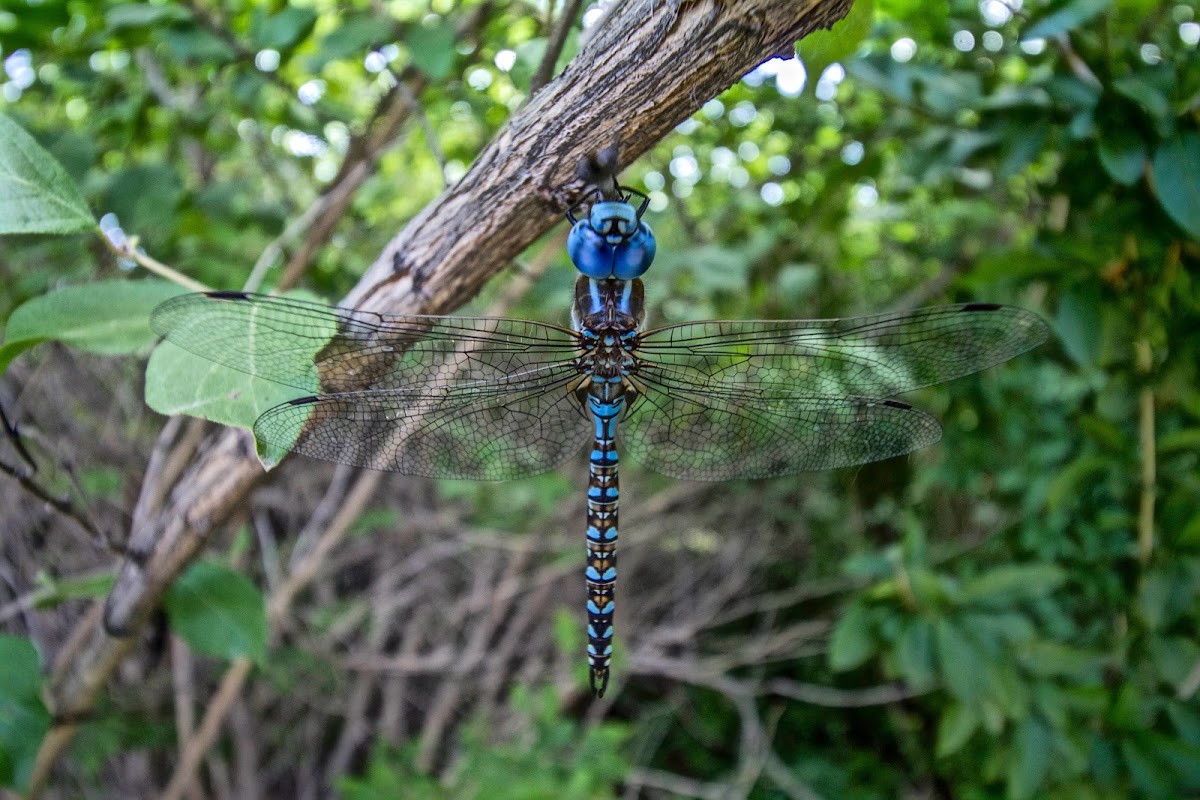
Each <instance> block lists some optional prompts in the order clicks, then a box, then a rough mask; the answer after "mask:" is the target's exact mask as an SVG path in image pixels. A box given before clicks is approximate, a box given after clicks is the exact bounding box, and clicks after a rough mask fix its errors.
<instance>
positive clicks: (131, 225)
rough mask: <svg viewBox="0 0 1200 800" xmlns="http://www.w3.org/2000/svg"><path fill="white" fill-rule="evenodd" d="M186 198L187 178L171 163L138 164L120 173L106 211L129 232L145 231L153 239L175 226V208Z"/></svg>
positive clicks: (107, 195)
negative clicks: (154, 236)
mask: <svg viewBox="0 0 1200 800" xmlns="http://www.w3.org/2000/svg"><path fill="white" fill-rule="evenodd" d="M182 198H183V181H182V179H180V177H179V172H178V170H176V169H175V167H174V166H172V165H170V164H152V165H148V166H134V167H129V168H127V169H123V170H121V171H120V172H117V173H116V174H115V175H114V176H113V179H112V181H111V182H110V183H109V186H108V191H107V192H105V194H104V203H105V206H104V208H105V210H106V211H111V212H113V213H114V214H116V215H117V217H118V218H119V219H120V220H121V227H123V228H124V229H125V230H127V231H145V232H146V235H145V236H143V238H146V239H149V238H151V235H152V234H155V233H156V232H158V231H162V230H170V229H172V228H173V227H174V225H175V209H176V208H177V207H178V206H179V202H180V200H181V199H182Z"/></svg>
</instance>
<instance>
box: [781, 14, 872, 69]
mask: <svg viewBox="0 0 1200 800" xmlns="http://www.w3.org/2000/svg"><path fill="white" fill-rule="evenodd" d="M874 22H875V0H854V5H852V6H850V11H849V13H847V14H846V16H845V17H843V18H842V19H840V20H838V21H837V22H835V23H833V27H832V28H830V29H828V30H820V31H813V32H812V33H810V34H809V35H808V36H805V37H804V38H803V39H801V40H800V41H799V42H798V43H797V44H796V52H797V53H798V54H799V56H800V60H801V61H803V62H804V69H805V71H806V72H807V73H808V84H807V85H808V86H810V87H816V85H817V79H819V78H820V77H821V73H822V72H824V71H825V68H826V67H828V66H829V65H830V64H833V63H839V62H842V61H845V60H846V59H848V58H850V56H852V55H854V53H855V51H857V50H858V46H859V45H860V44H862V42H863V39H865V38H867V34H868V33H870V32H871V26H872V25H873V24H874Z"/></svg>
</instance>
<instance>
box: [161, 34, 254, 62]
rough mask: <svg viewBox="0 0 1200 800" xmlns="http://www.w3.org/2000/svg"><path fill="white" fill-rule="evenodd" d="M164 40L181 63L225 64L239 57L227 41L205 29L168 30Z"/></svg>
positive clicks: (163, 35) (163, 36)
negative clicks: (206, 62) (208, 62)
mask: <svg viewBox="0 0 1200 800" xmlns="http://www.w3.org/2000/svg"><path fill="white" fill-rule="evenodd" d="M162 38H163V42H164V43H165V44H166V45H167V49H168V50H170V52H171V55H172V56H174V57H175V58H178V59H180V60H181V61H190V62H197V61H210V62H216V63H220V64H223V63H225V62H228V61H233V59H234V58H235V56H236V55H237V54H236V53H235V52H234V50H233V48H232V47H231V46H230V45H229V44H228V43H226V42H225V40H223V39H221V38H220V37H218V36H217V35H216V34H213V33H210V32H209V31H207V30H205V29H204V28H199V27H188V28H167V29H166V30H165V31H164V32H163V34H162Z"/></svg>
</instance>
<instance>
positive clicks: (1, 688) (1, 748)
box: [0, 634, 50, 790]
mask: <svg viewBox="0 0 1200 800" xmlns="http://www.w3.org/2000/svg"><path fill="white" fill-rule="evenodd" d="M41 693H42V669H41V663H40V661H39V659H38V654H37V650H35V649H34V647H33V644H32V643H31V642H30V641H29V640H28V639H24V638H21V637H18V636H7V635H3V634H0V786H7V787H10V788H13V789H17V790H24V789H25V786H26V784H27V783H28V781H29V774H30V772H31V771H32V769H33V762H34V759H35V758H36V756H37V752H38V749H39V748H40V747H41V744H42V739H43V737H45V735H46V731H48V730H49V729H50V713H49V712H48V711H47V710H46V705H45V703H43V702H42V694H41Z"/></svg>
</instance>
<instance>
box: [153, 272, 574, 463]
mask: <svg viewBox="0 0 1200 800" xmlns="http://www.w3.org/2000/svg"><path fill="white" fill-rule="evenodd" d="M151 327H153V329H154V330H155V331H156V332H158V333H160V334H162V335H163V336H164V337H166V339H167V340H168V341H170V342H172V343H173V344H176V345H178V346H180V347H183V348H184V349H186V350H190V351H191V352H193V353H196V354H197V355H200V356H202V357H204V358H207V359H209V360H211V361H213V362H216V363H218V364H222V365H224V366H227V367H230V368H231V369H235V370H240V371H242V372H245V373H248V374H251V375H255V376H257V377H260V378H264V379H266V380H269V381H272V382H275V383H280V384H283V385H287V386H293V387H296V388H298V389H302V390H305V391H309V392H312V393H313V394H312V395H310V396H307V397H302V398H299V399H296V400H293V401H291V402H289V403H285V404H283V405H280V406H276V407H275V408H272V409H270V410H268V411H267V412H266V413H264V414H263V415H262V416H261V417H259V419H258V421H257V422H256V423H255V426H254V432H255V436H256V437H258V438H259V439H260V441H263V442H266V443H268V444H271V445H273V446H275V447H278V448H282V449H286V450H293V451H295V452H299V453H302V454H304V455H308V456H312V457H314V458H320V459H323V460H326V461H334V462H338V463H344V464H352V465H356V466H363V467H370V468H373V469H382V470H390V471H395V472H404V473H407V474H413V475H426V476H430V477H443V478H473V479H478V480H502V479H508V478H516V477H522V476H525V475H532V474H536V473H538V472H543V471H545V470H548V469H552V468H553V467H555V466H557V465H558V464H560V463H562V461H564V460H565V459H566V458H568V457H569V456H570V455H572V454H573V453H575V452H578V450H579V449H581V448H582V446H583V444H584V442H585V441H586V440H587V438H588V436H589V433H590V428H589V426H588V423H587V421H586V418H585V416H584V415H583V413H582V411H581V409H580V408H579V405H578V403H577V402H576V400H575V399H574V397H573V396H572V393H571V387H572V386H573V385H574V383H575V381H577V380H578V379H579V377H580V374H581V373H580V370H579V368H578V367H577V366H576V364H575V358H576V357H577V356H578V355H579V352H580V350H579V347H580V343H579V339H578V336H577V335H576V334H575V333H574V332H572V331H569V330H566V329H564V328H558V327H555V326H553V325H543V324H540V323H537V322H529V321H525V320H512V319H494V318H468V317H427V316H385V315H380V314H374V313H370V312H363V311H356V310H350V309H341V308H332V307H329V306H323V305H319V304H315V303H306V302H302V301H297V300H290V299H286V298H279V297H265V296H260V295H248V294H242V293H237V292H213V293H207V294H192V295H184V296H181V297H177V298H173V299H171V300H168V301H167V302H165V303H163V304H161V305H160V306H158V307H157V308H156V309H155V310H154V313H153V314H152V316H151Z"/></svg>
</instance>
